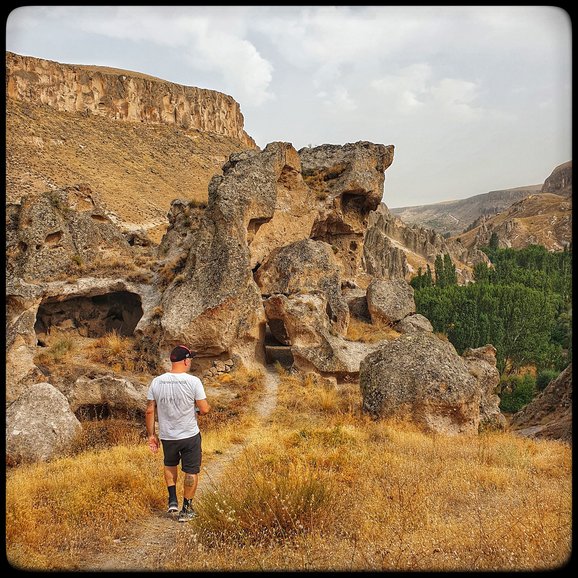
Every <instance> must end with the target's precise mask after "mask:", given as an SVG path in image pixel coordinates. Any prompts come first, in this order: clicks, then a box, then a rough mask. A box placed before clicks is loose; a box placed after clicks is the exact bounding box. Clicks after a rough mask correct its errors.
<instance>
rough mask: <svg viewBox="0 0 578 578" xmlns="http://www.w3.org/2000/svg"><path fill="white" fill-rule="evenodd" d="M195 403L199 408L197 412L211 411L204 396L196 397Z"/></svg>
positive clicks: (205, 412) (203, 413)
mask: <svg viewBox="0 0 578 578" xmlns="http://www.w3.org/2000/svg"><path fill="white" fill-rule="evenodd" d="M195 403H196V404H197V407H198V408H199V413H200V414H201V415H205V414H207V413H209V412H210V411H211V406H210V405H209V402H208V401H207V399H206V398H205V399H196V400H195Z"/></svg>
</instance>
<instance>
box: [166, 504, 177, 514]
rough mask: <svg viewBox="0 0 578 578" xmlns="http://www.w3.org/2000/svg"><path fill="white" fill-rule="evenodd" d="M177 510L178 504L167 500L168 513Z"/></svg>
mask: <svg viewBox="0 0 578 578" xmlns="http://www.w3.org/2000/svg"><path fill="white" fill-rule="evenodd" d="M178 511H179V505H178V504H177V503H176V502H169V510H168V512H169V514H170V513H171V512H178Z"/></svg>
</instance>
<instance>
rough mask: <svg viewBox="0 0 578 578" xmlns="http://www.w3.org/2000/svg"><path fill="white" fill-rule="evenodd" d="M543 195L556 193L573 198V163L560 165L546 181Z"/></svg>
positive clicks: (543, 186)
mask: <svg viewBox="0 0 578 578" xmlns="http://www.w3.org/2000/svg"><path fill="white" fill-rule="evenodd" d="M541 192H542V193H554V194H555V195H561V196H563V197H571V196H572V161H568V162H567V163H564V164H562V165H558V166H557V167H556V168H555V169H554V170H553V171H552V174H551V175H550V176H549V177H548V178H547V179H546V180H545V181H544V184H543V185H542V191H541Z"/></svg>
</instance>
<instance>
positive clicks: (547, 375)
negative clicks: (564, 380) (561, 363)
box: [536, 369, 559, 391]
mask: <svg viewBox="0 0 578 578" xmlns="http://www.w3.org/2000/svg"><path fill="white" fill-rule="evenodd" d="M558 375H559V372H558V371H556V370H555V369H544V370H542V371H540V373H538V375H537V376H536V389H537V390H538V391H544V390H545V389H546V386H547V385H548V384H549V383H550V382H551V381H552V380H553V379H555V378H556V377H558Z"/></svg>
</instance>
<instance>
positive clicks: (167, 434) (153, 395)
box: [147, 371, 207, 440]
mask: <svg viewBox="0 0 578 578" xmlns="http://www.w3.org/2000/svg"><path fill="white" fill-rule="evenodd" d="M206 398H207V396H206V395H205V389H204V388H203V383H202V381H201V380H200V379H199V378H198V377H195V376H194V375H190V374H188V373H171V372H170V371H169V372H167V373H163V374H162V375H159V376H158V377H155V378H154V379H153V380H152V381H151V385H150V387H149V391H148V394H147V399H149V400H152V399H154V400H155V401H156V404H157V414H158V420H159V438H160V439H162V440H181V439H184V438H190V437H192V436H194V435H197V434H198V433H199V431H200V430H199V426H198V424H197V416H196V413H195V400H196V399H206Z"/></svg>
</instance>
